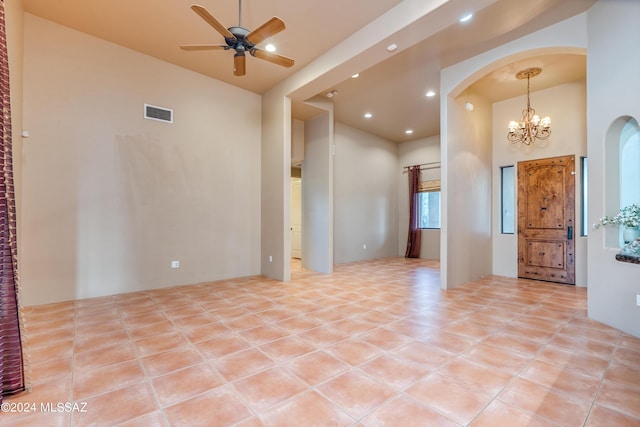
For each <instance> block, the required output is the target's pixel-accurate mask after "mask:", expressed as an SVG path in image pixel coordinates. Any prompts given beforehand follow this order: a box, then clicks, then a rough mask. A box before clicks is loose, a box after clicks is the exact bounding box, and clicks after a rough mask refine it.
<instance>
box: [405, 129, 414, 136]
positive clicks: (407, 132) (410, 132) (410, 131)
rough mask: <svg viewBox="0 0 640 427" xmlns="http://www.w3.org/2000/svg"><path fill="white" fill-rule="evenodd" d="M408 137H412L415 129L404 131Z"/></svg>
mask: <svg viewBox="0 0 640 427" xmlns="http://www.w3.org/2000/svg"><path fill="white" fill-rule="evenodd" d="M404 133H406V134H407V135H411V134H412V133H413V129H407V130H405V131H404Z"/></svg>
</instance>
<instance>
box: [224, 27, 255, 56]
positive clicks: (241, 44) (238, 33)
mask: <svg viewBox="0 0 640 427" xmlns="http://www.w3.org/2000/svg"><path fill="white" fill-rule="evenodd" d="M228 30H229V32H230V33H231V34H233V37H234V38H231V37H225V39H224V40H225V42H227V44H228V45H229V47H230V48H232V49H235V51H236V54H238V55H244V53H245V52H246V51H251V49H253V48H254V47H255V45H254V44H253V43H250V42H249V41H248V40H247V39H246V37H247V34H249V32H250V31H249V30H247V29H246V28H243V27H229V28H228Z"/></svg>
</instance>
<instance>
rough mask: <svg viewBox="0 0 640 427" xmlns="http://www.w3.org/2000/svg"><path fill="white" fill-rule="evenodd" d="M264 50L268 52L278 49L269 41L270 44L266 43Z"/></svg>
mask: <svg viewBox="0 0 640 427" xmlns="http://www.w3.org/2000/svg"><path fill="white" fill-rule="evenodd" d="M264 50H266V51H267V52H275V51H276V47H275V46H274V45H272V44H271V43H269V44H268V45H266V46H265V47H264Z"/></svg>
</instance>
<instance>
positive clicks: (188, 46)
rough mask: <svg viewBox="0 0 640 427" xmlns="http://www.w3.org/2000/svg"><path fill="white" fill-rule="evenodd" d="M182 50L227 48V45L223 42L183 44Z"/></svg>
mask: <svg viewBox="0 0 640 427" xmlns="http://www.w3.org/2000/svg"><path fill="white" fill-rule="evenodd" d="M180 49H182V50H188V51H191V50H227V49H229V46H227V45H223V44H183V45H182V46H180Z"/></svg>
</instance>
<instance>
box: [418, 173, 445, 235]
mask: <svg viewBox="0 0 640 427" xmlns="http://www.w3.org/2000/svg"><path fill="white" fill-rule="evenodd" d="M417 197H418V206H419V216H418V221H419V222H418V226H419V227H420V228H440V180H434V181H421V182H420V192H419V193H418V196H417Z"/></svg>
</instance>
